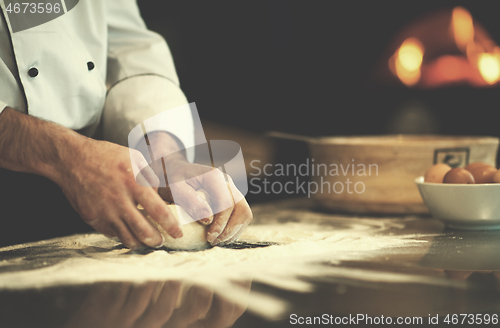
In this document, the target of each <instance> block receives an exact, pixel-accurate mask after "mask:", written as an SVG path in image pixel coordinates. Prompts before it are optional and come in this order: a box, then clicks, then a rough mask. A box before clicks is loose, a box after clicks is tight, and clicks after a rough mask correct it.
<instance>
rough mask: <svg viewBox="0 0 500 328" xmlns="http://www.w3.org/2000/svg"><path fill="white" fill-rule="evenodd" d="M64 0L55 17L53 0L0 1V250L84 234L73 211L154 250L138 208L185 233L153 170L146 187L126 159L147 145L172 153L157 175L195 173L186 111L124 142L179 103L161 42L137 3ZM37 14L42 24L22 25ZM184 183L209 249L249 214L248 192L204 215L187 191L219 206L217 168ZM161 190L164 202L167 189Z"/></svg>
mask: <svg viewBox="0 0 500 328" xmlns="http://www.w3.org/2000/svg"><path fill="white" fill-rule="evenodd" d="M48 2H49V1H48ZM37 4H38V6H40V2H37ZM61 4H62V5H63V6H62V8H60V11H59V13H58V14H57V15H56V16H55V17H54V11H55V7H53V6H51V14H52V16H50V15H48V16H47V15H46V16H43V15H42V14H41V13H40V12H38V13H37V12H36V10H39V9H40V8H39V7H36V6H34V8H35V12H34V13H28V12H29V11H30V9H31V6H30V4H29V3H28V6H27V8H24V9H25V12H22V10H23V7H24V5H23V4H21V3H19V4H18V6H19V5H21V7H15V5H16V3H15V1H7V0H0V5H1V9H2V13H1V14H2V15H1V17H0V246H2V245H3V246H4V245H7V244H14V243H19V242H25V241H31V240H40V239H45V238H50V237H56V236H60V235H64V234H69V233H75V232H82V231H84V230H85V226H86V225H82V224H81V223H77V222H76V220H75V217H76V216H78V217H80V218H81V219H83V221H84V222H85V223H86V224H88V225H89V226H90V227H92V228H94V229H95V230H97V231H99V232H101V233H103V234H105V235H107V236H115V237H118V238H119V239H120V240H121V242H122V243H123V244H124V245H126V246H127V247H129V248H137V247H143V246H144V245H146V246H150V247H157V246H159V245H160V244H161V243H162V236H161V235H160V234H159V233H158V231H157V230H156V229H155V228H153V226H152V225H151V224H149V223H148V222H147V221H146V219H144V217H143V216H142V214H141V213H140V212H139V211H138V210H137V205H138V204H140V205H142V206H143V207H144V208H145V209H146V211H147V212H148V213H149V214H150V216H151V217H152V218H153V219H154V220H155V221H156V222H157V223H158V224H160V225H161V226H162V227H163V229H164V230H165V231H166V232H167V233H168V234H169V235H171V236H172V237H174V238H179V237H181V236H182V229H181V227H180V226H179V224H178V222H177V220H176V219H175V217H174V215H173V213H172V212H171V211H170V210H169V207H168V206H166V205H165V203H164V201H163V200H162V197H160V196H159V193H158V188H156V187H157V185H155V181H154V180H155V178H156V177H155V176H154V175H148V174H144V177H145V180H147V181H149V182H150V185H149V186H148V184H144V183H137V182H136V176H134V169H136V168H134V167H133V165H139V166H140V165H143V166H144V163H147V162H146V161H145V158H144V156H143V154H145V152H147V151H148V146H149V147H150V149H154V150H155V152H156V154H157V155H158V154H160V153H162V152H163V154H165V155H167V154H174V155H172V156H168V157H166V160H165V161H164V166H165V167H163V168H161V167H160V168H158V166H156V167H154V166H153V167H152V168H151V170H153V171H154V172H155V174H156V175H158V176H159V175H160V174H162V173H164V171H165V170H166V171H167V172H169V177H170V174H174V175H176V176H177V177H180V178H182V177H183V176H184V175H185V176H186V177H192V176H193V172H199V171H200V172H201V171H203V170H204V168H203V167H201V166H200V165H197V164H193V163H192V158H190V157H192V156H190V154H186V153H185V152H183V151H182V149H185V148H189V147H190V146H192V145H193V144H194V141H193V140H194V135H193V119H192V117H191V115H190V114H189V112H186V111H184V114H179V115H178V117H176V118H175V122H170V123H169V122H167V123H165V122H161V124H158V125H157V126H155V127H151V126H150V127H149V129H148V131H154V132H153V133H148V139H147V140H146V138H137V139H136V140H129V139H128V134H129V132H130V131H131V129H132V128H134V127H135V126H137V125H138V124H140V123H141V122H143V121H144V120H146V119H148V118H150V117H153V116H155V115H156V114H158V113H162V112H165V111H168V110H170V109H173V108H177V107H179V106H182V105H186V104H187V100H186V97H185V96H184V94H183V92H182V91H181V89H180V88H179V80H178V78H177V75H176V71H175V67H174V64H173V60H172V56H171V54H170V52H169V49H168V47H167V45H166V43H165V41H164V40H163V39H162V38H161V37H160V36H159V35H158V34H156V33H154V32H152V31H149V30H147V28H146V26H145V24H144V22H143V20H142V18H141V16H140V13H139V10H138V7H137V4H136V1H135V0H86V1H74V0H72V1H69V0H66V1H62V2H61ZM44 5H45V7H44ZM46 5H47V4H44V3H42V5H41V6H42V9H44V12H45V13H47V11H48V7H47V6H46ZM16 10H18V11H17V12H16ZM29 15H38V16H37V18H36V19H35V18H33V19H31V18H30V17H35V16H29ZM40 17H41V18H40ZM44 17H48V18H44ZM40 19H41V20H42V21H43V20H44V19H45V20H46V21H45V22H43V23H40V24H39V25H37V26H30V24H32V22H36V21H40ZM179 122H181V123H180V124H179ZM148 143H149V145H147V144H148ZM127 146H130V147H132V148H135V149H137V150H132V151H130V150H129V148H128V147H127ZM141 168H142V167H141ZM142 171H143V172H146V171H147V170H144V169H143V170H142ZM171 172H173V173H171ZM217 172H218V171H217ZM194 175H196V174H194ZM176 181H179V179H176ZM191 181H194V183H193V182H191V184H190V185H188V184H186V185H185V186H184V188H181V192H182V195H181V196H182V197H176V199H180V202H181V203H180V204H178V205H180V206H182V207H183V208H185V209H186V211H187V212H188V213H189V214H192V215H193V217H195V216H196V217H203V218H205V219H204V220H201V223H202V224H207V225H208V224H210V226H209V228H208V230H207V240H208V241H209V242H210V243H211V244H212V245H217V244H224V243H228V242H231V241H233V240H235V239H236V238H238V237H239V235H240V234H241V233H242V231H243V230H244V228H245V227H246V226H247V225H248V224H249V222H250V221H251V219H252V214H251V210H250V208H249V206H248V204H247V202H246V201H245V199H244V198H243V200H241V201H239V202H238V203H236V204H232V205H231V206H229V207H227V208H226V209H225V210H223V211H221V212H219V213H215V215H214V216H212V214H213V213H212V208H211V206H210V205H209V204H208V203H207V202H206V201H204V200H202V199H201V198H200V197H198V196H197V193H196V191H195V189H200V188H204V189H207V190H210V193H211V195H213V197H212V201H213V202H226V203H227V202H228V199H227V195H228V192H227V186H226V182H225V180H224V177H223V174H222V173H220V174H209V175H200V176H198V177H197V178H195V179H194V180H191ZM162 190H163V193H162V192H160V194H162V196H163V198H165V199H167V200H171V199H168V198H171V193H169V188H168V186H167V188H165V189H160V191H162ZM224 198H225V199H224ZM61 199H64V201H61ZM69 205H71V206H69ZM78 221H79V222H81V220H80V219H78ZM199 222H200V221H199Z"/></svg>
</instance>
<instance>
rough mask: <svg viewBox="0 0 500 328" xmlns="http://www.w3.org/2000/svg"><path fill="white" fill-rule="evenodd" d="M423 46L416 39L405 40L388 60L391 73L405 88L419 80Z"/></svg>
mask: <svg viewBox="0 0 500 328" xmlns="http://www.w3.org/2000/svg"><path fill="white" fill-rule="evenodd" d="M423 57H424V46H423V45H422V43H421V42H420V41H419V40H418V39H416V38H408V39H406V40H405V41H404V42H403V43H402V44H401V46H400V47H399V49H398V50H397V51H396V52H395V53H394V55H393V56H392V57H391V59H390V60H389V67H390V68H391V71H392V72H393V73H394V74H395V75H397V77H398V78H399V79H400V80H401V82H403V83H404V84H405V85H407V86H412V85H415V84H416V83H418V81H419V80H420V67H421V66H422V59H423Z"/></svg>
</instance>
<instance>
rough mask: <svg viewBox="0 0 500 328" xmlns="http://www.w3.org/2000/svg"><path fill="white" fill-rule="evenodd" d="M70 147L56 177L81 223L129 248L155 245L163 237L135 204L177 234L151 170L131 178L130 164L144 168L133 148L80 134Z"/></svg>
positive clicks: (138, 153)
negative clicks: (77, 140) (74, 144)
mask: <svg viewBox="0 0 500 328" xmlns="http://www.w3.org/2000/svg"><path fill="white" fill-rule="evenodd" d="M71 152H72V153H73V154H72V156H65V159H64V161H63V162H64V164H63V168H62V170H61V173H60V175H59V177H58V179H57V181H56V182H57V183H58V184H59V186H60V187H61V188H62V190H63V192H64V194H65V195H66V197H67V198H68V200H69V201H70V203H71V204H72V206H73V207H74V208H75V210H76V211H77V212H78V213H79V214H80V215H81V217H82V218H83V220H84V221H85V222H86V223H88V224H89V225H90V226H92V227H93V228H94V229H96V230H97V231H99V232H101V233H103V234H105V235H106V236H110V237H115V236H116V237H118V238H119V239H120V241H121V242H122V243H123V244H124V245H125V246H127V247H129V248H137V247H140V246H143V245H147V246H150V247H155V246H159V245H161V244H162V241H163V239H162V237H161V235H160V233H159V232H158V231H157V230H156V229H155V228H154V227H153V226H152V225H151V224H150V223H149V222H148V221H147V220H146V219H145V218H144V216H143V215H142V214H141V213H140V212H139V210H138V209H137V204H141V205H142V206H143V207H144V209H145V210H146V211H147V212H148V213H149V215H150V216H151V217H152V218H153V219H154V220H155V221H156V222H158V223H159V224H160V225H161V226H162V227H163V228H164V229H165V231H167V232H168V234H169V235H171V236H172V237H174V238H175V237H180V236H182V231H181V229H180V227H179V224H178V222H177V220H176V219H175V216H174V215H173V213H171V212H170V210H169V209H168V207H167V206H166V205H165V203H164V202H163V200H162V199H161V197H160V196H159V195H158V193H157V192H156V190H157V189H155V188H152V187H151V186H152V185H157V184H158V182H157V181H158V180H157V179H158V178H157V177H156V176H155V174H154V173H153V172H152V170H151V169H150V170H149V171H150V172H148V170H142V174H141V175H139V176H138V177H137V179H138V182H140V183H137V182H136V179H135V178H134V173H133V171H134V169H133V166H134V165H135V166H136V167H141V166H142V167H144V166H146V167H148V166H147V162H146V160H145V159H144V157H143V156H142V154H141V153H140V152H139V151H136V150H130V149H129V148H127V147H122V146H119V145H116V144H113V143H110V142H105V141H96V140H92V139H89V138H85V139H82V141H81V142H80V143H79V147H78V148H76V149H73V150H72V151H71ZM148 186H149V187H148Z"/></svg>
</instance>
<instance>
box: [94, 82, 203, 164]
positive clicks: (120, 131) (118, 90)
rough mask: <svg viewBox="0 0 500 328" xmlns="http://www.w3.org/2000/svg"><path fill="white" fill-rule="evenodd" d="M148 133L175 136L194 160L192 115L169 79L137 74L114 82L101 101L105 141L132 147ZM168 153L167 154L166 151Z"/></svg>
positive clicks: (183, 98) (180, 93) (180, 92)
mask: <svg viewBox="0 0 500 328" xmlns="http://www.w3.org/2000/svg"><path fill="white" fill-rule="evenodd" d="M144 129H145V131H146V132H147V133H151V132H155V131H164V132H168V133H171V134H173V135H174V136H176V137H177V138H178V139H179V140H180V141H181V142H182V144H183V147H184V149H186V151H187V154H186V155H187V159H188V160H189V161H190V162H193V161H194V145H195V140H194V127H193V117H192V114H191V110H190V106H189V104H188V102H187V99H186V96H185V95H184V93H183V92H182V91H181V89H180V88H179V87H178V86H177V85H176V84H174V83H173V82H172V81H171V80H169V79H167V78H164V77H161V76H157V75H137V76H134V77H130V78H127V79H125V80H123V81H121V82H119V83H117V84H115V85H114V86H113V87H112V88H111V89H110V90H109V92H108V95H107V98H106V102H105V104H104V113H103V136H104V139H105V140H108V141H111V142H114V143H117V144H120V145H122V146H128V147H130V148H135V147H136V145H137V144H138V142H139V141H140V140H141V138H144ZM165 155H168V154H165Z"/></svg>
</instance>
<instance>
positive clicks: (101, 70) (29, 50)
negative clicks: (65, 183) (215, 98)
mask: <svg viewBox="0 0 500 328" xmlns="http://www.w3.org/2000/svg"><path fill="white" fill-rule="evenodd" d="M20 2H23V1H20ZM0 5H1V9H2V11H3V15H0V59H1V60H0V113H1V111H2V110H3V109H4V108H5V106H9V107H12V108H14V109H16V110H18V111H20V112H24V113H27V114H29V115H32V116H35V117H38V118H41V119H44V120H47V121H52V122H55V123H58V124H61V125H63V126H65V127H68V128H71V129H73V130H79V131H80V132H82V133H83V134H86V135H88V136H92V134H93V133H95V130H96V127H97V126H98V125H99V124H100V123H101V124H102V129H103V137H104V139H106V140H109V141H112V142H115V143H118V144H121V145H130V146H131V147H134V146H135V144H136V143H137V142H138V141H139V138H140V137H137V138H136V139H137V140H128V134H129V132H130V131H131V130H132V129H133V128H134V127H135V126H136V125H138V124H140V123H141V122H143V121H144V120H146V119H148V118H151V117H153V116H154V115H156V114H159V113H162V112H164V111H167V110H169V109H171V108H174V107H178V106H181V105H186V104H187V100H186V97H185V96H184V94H183V92H182V91H181V89H180V88H179V80H178V77H177V74H176V71H175V67H174V64H173V60H172V56H171V54H170V51H169V49H168V46H167V44H166V43H165V41H164V40H163V38H162V37H161V36H160V35H158V34H156V33H154V32H152V31H149V30H147V28H146V26H145V24H144V22H143V20H142V18H141V16H140V13H139V9H138V7H137V3H136V0H81V1H79V3H78V4H77V5H76V6H75V7H74V8H73V9H71V10H70V11H68V12H67V13H65V14H64V15H62V16H60V17H57V18H55V19H53V20H51V21H49V22H46V23H44V24H42V25H39V26H36V27H32V28H30V29H27V30H23V31H19V32H15V33H12V28H11V24H10V22H9V19H8V15H7V12H6V11H5V9H6V7H5V4H4V2H3V0H0ZM33 68H36V70H35V72H36V74H37V75H36V76H32V75H35V74H33V70H31V72H30V73H28V72H29V71H30V69H33ZM1 118H2V117H1V116H0V119H1ZM154 130H158V131H167V132H170V133H172V134H173V135H175V136H176V137H177V138H179V139H180V141H181V142H183V144H184V147H186V148H189V147H192V146H193V145H194V131H193V119H192V116H191V114H190V112H189V111H179V115H176V117H175V120H172V121H170V122H165V120H162V121H161V122H158V126H149V127H148V132H151V131H154ZM188 153H189V152H188ZM189 157H191V158H190V160H192V157H193V154H192V153H191V154H190V155H189Z"/></svg>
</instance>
